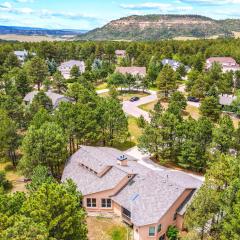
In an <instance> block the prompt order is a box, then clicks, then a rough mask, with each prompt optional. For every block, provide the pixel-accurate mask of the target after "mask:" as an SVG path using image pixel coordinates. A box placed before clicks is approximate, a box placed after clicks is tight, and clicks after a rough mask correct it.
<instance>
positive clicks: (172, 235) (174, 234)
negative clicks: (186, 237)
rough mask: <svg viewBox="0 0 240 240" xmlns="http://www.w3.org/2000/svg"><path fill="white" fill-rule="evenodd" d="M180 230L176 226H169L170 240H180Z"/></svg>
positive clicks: (168, 235)
mask: <svg viewBox="0 0 240 240" xmlns="http://www.w3.org/2000/svg"><path fill="white" fill-rule="evenodd" d="M178 233H179V230H178V229H177V228H176V227H175V226H169V227H168V230H167V237H168V239H169V240H177V239H178Z"/></svg>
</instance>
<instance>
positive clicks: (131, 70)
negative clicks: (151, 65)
mask: <svg viewBox="0 0 240 240" xmlns="http://www.w3.org/2000/svg"><path fill="white" fill-rule="evenodd" d="M115 71H116V72H119V73H121V74H131V75H133V76H137V75H139V76H143V77H145V76H146V67H116V70H115Z"/></svg>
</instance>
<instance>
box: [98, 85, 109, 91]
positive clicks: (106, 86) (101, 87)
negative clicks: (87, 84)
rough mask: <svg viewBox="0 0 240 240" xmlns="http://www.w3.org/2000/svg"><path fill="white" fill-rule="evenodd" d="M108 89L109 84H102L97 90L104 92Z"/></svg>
mask: <svg viewBox="0 0 240 240" xmlns="http://www.w3.org/2000/svg"><path fill="white" fill-rule="evenodd" d="M106 88H108V85H107V83H101V84H99V85H97V86H96V90H103V89H106Z"/></svg>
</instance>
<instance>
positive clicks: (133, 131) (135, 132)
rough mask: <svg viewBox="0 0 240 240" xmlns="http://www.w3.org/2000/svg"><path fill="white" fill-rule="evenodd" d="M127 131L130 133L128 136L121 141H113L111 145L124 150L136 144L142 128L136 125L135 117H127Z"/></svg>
mask: <svg viewBox="0 0 240 240" xmlns="http://www.w3.org/2000/svg"><path fill="white" fill-rule="evenodd" d="M128 131H129V133H130V136H129V138H128V139H127V140H126V141H125V142H123V143H122V142H115V143H114V144H113V147H115V148H117V149H119V150H121V151H126V150H128V149H129V148H132V147H135V146H136V145H137V144H138V139H139V137H140V136H141V135H142V130H141V129H140V128H139V127H138V125H137V118H134V117H128Z"/></svg>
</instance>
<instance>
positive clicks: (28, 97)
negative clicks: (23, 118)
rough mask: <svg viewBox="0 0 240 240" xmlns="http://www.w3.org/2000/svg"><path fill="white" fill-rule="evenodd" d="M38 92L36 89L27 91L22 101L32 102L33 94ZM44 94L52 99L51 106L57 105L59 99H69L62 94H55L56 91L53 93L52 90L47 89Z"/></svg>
mask: <svg viewBox="0 0 240 240" xmlns="http://www.w3.org/2000/svg"><path fill="white" fill-rule="evenodd" d="M37 94H38V91H32V92H30V93H28V94H27V95H26V96H25V97H24V99H23V100H24V101H25V102H29V103H32V101H33V99H34V97H35V95H37ZM45 94H46V95H47V96H48V97H49V98H50V99H51V100H52V104H53V107H54V108H55V107H57V106H58V104H59V103H60V102H61V101H65V102H66V101H71V99H70V98H68V97H65V96H64V95H61V94H57V93H54V92H51V91H48V92H45Z"/></svg>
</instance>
